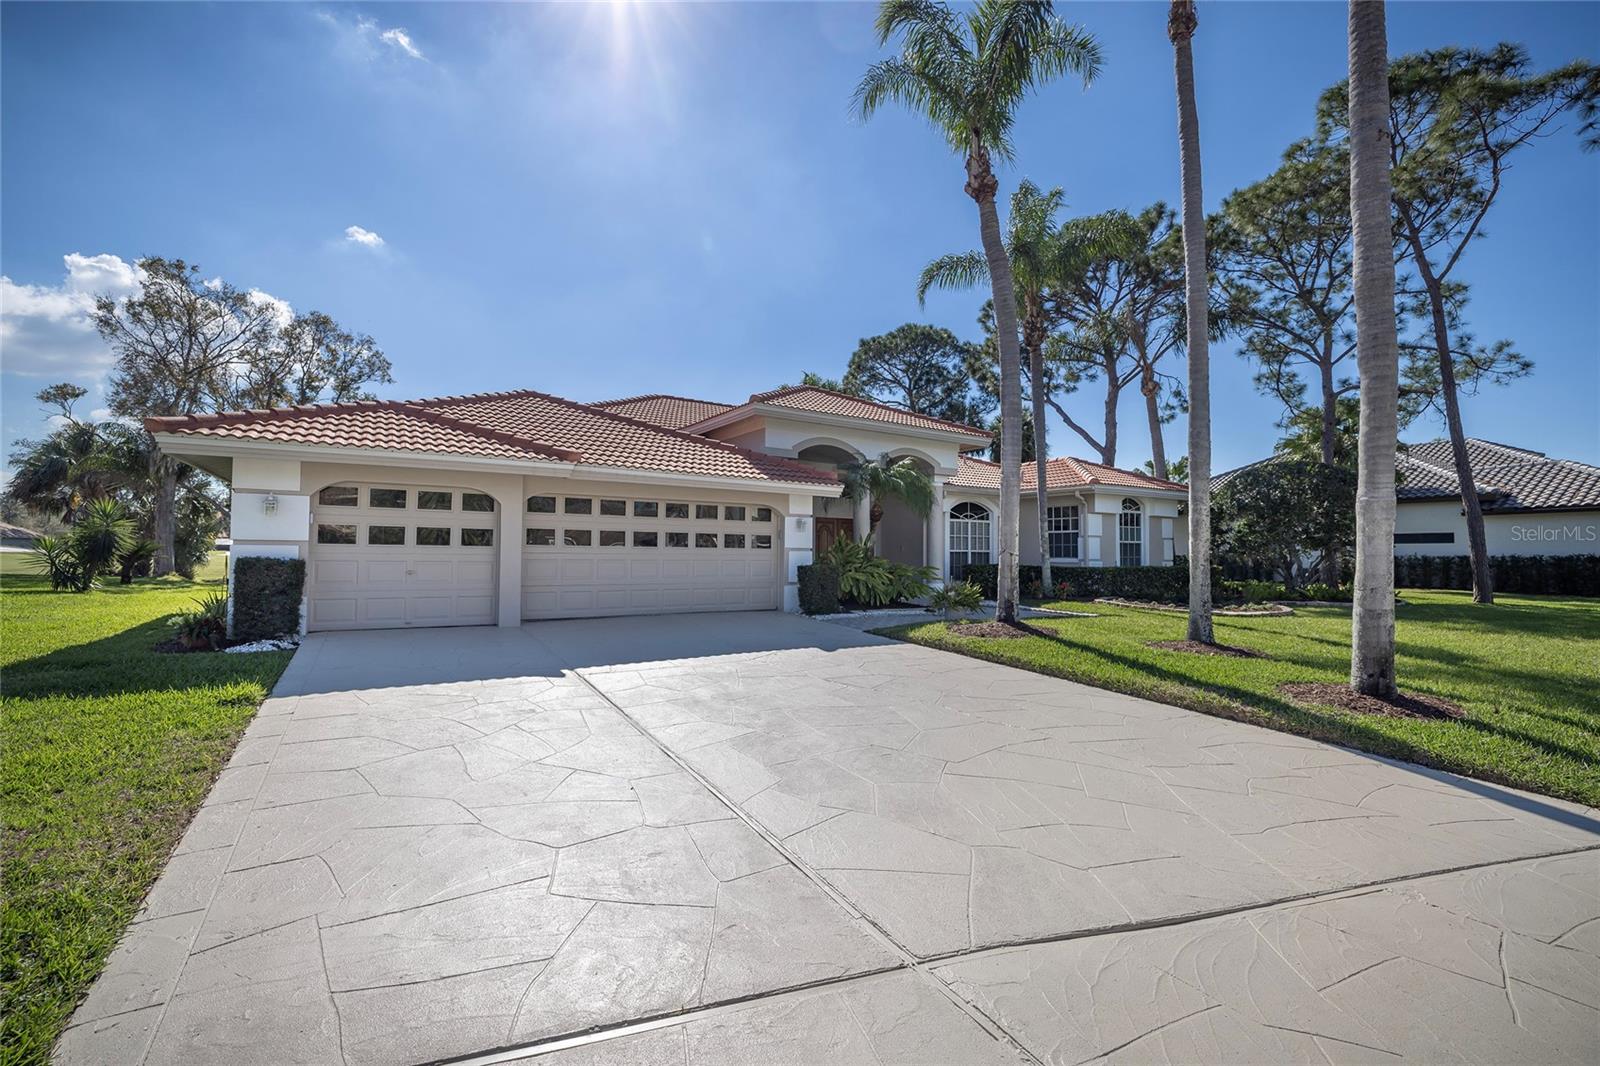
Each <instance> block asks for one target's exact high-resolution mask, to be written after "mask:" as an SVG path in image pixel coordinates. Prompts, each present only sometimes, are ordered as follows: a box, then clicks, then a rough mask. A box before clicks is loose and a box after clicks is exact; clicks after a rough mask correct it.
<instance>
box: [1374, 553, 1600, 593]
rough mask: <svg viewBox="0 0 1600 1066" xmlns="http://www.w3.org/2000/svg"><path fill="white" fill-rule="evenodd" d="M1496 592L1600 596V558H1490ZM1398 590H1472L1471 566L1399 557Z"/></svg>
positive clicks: (1463, 559) (1453, 558)
mask: <svg viewBox="0 0 1600 1066" xmlns="http://www.w3.org/2000/svg"><path fill="white" fill-rule="evenodd" d="M1489 569H1490V572H1491V573H1492V575H1493V580H1494V590H1495V591H1496V592H1519V593H1544V594H1547V595H1553V596H1600V555H1491V556H1490V557H1489ZM1394 583H1395V586H1396V587H1397V588H1412V589H1470V588H1471V587H1472V562H1471V560H1470V559H1469V558H1468V557H1467V556H1465V555H1397V556H1395V560H1394Z"/></svg>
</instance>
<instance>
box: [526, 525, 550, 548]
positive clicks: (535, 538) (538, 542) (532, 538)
mask: <svg viewBox="0 0 1600 1066" xmlns="http://www.w3.org/2000/svg"><path fill="white" fill-rule="evenodd" d="M527 542H528V545H529V546H530V547H534V548H549V547H553V546H554V545H555V542H556V531H555V530H554V529H549V528H535V529H530V530H528V532H527Z"/></svg>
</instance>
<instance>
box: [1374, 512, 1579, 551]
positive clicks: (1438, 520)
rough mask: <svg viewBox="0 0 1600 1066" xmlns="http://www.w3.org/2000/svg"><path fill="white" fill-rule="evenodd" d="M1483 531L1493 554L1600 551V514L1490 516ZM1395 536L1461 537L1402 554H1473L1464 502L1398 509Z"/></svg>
mask: <svg viewBox="0 0 1600 1066" xmlns="http://www.w3.org/2000/svg"><path fill="white" fill-rule="evenodd" d="M1483 532H1484V536H1485V538H1486V539H1487V540H1488V543H1489V554H1490V555H1592V554H1596V553H1600V510H1593V511H1553V512H1548V513H1535V514H1486V515H1484V516H1483ZM1395 533H1396V534H1401V533H1450V534H1453V535H1454V538H1455V539H1454V541H1453V542H1452V543H1449V544H1396V545H1395V546H1394V550H1395V554H1396V555H1466V554H1467V519H1466V516H1465V515H1463V514H1462V513H1461V505H1460V504H1459V503H1452V502H1450V501H1446V500H1419V501H1417V502H1415V503H1401V504H1400V505H1399V507H1397V508H1396V511H1395Z"/></svg>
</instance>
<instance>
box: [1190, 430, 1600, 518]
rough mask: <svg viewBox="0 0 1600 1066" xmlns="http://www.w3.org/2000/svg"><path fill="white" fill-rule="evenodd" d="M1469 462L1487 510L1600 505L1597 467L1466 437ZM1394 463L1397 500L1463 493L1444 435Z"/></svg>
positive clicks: (1222, 479)
mask: <svg viewBox="0 0 1600 1066" xmlns="http://www.w3.org/2000/svg"><path fill="white" fill-rule="evenodd" d="M1281 459H1282V456H1277V455H1274V456H1269V457H1267V458H1265V459H1259V460H1257V461H1256V462H1253V463H1250V464H1248V465H1246V466H1241V467H1239V468H1238V469H1236V470H1229V471H1227V472H1226V473H1223V474H1218V475H1217V476H1216V477H1214V478H1212V479H1211V488H1212V490H1213V491H1215V490H1216V489H1220V488H1221V487H1222V486H1224V485H1226V484H1227V483H1228V482H1230V481H1232V480H1233V479H1234V478H1235V477H1238V476H1239V475H1240V474H1241V473H1243V472H1244V471H1246V470H1252V469H1255V468H1256V467H1259V466H1264V465H1266V464H1269V463H1275V462H1278V461H1280V460H1281ZM1467 463H1468V465H1470V466H1471V467H1472V477H1473V481H1474V483H1475V484H1476V486H1477V489H1478V499H1479V502H1480V504H1481V505H1482V507H1483V509H1484V510H1485V511H1498V512H1506V511H1538V510H1550V509H1587V508H1600V467H1594V466H1590V465H1589V464H1587V463H1579V462H1576V461H1574V460H1571V459H1552V458H1550V457H1549V456H1547V455H1545V454H1544V453H1543V452H1536V451H1532V450H1530V449H1528V448H1514V447H1512V446H1511V445H1509V444H1496V443H1495V442H1494V441H1490V440H1479V439H1478V438H1476V437H1468V438H1467ZM1394 465H1395V474H1396V476H1397V477H1398V478H1399V485H1398V486H1397V487H1396V489H1395V496H1396V497H1397V498H1398V499H1400V500H1459V499H1460V498H1461V481H1460V479H1459V478H1457V477H1456V466H1455V457H1454V456H1453V455H1452V454H1451V449H1450V442H1449V441H1448V440H1430V441H1424V442H1423V443H1421V444H1411V445H1407V446H1406V447H1405V450H1403V451H1401V452H1400V453H1399V454H1397V455H1396V456H1395V463H1394Z"/></svg>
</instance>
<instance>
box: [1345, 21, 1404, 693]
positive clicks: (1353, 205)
mask: <svg viewBox="0 0 1600 1066" xmlns="http://www.w3.org/2000/svg"><path fill="white" fill-rule="evenodd" d="M1390 165H1391V156H1390V143H1389V42H1388V34H1387V29H1386V26H1385V14H1384V5H1383V0H1350V215H1351V220H1352V222H1353V226H1352V231H1353V238H1352V248H1353V253H1352V259H1353V263H1354V271H1353V273H1354V285H1355V303H1356V365H1357V367H1358V371H1359V373H1360V375H1361V393H1360V395H1361V432H1360V437H1359V443H1358V444H1357V460H1356V463H1357V467H1358V470H1359V473H1358V479H1357V495H1356V587H1355V602H1354V604H1353V605H1352V609H1351V612H1350V626H1351V634H1350V687H1351V688H1353V689H1355V691H1357V692H1360V693H1364V694H1365V695H1369V696H1378V697H1380V698H1388V697H1390V696H1393V695H1394V691H1395V683H1394V510H1395V496H1394V455H1395V444H1396V441H1397V439H1398V436H1399V374H1400V352H1399V345H1398V342H1397V340H1396V336H1395V315H1394V240H1393V232H1394V230H1393V223H1392V221H1391V219H1390V193H1391V189H1390V178H1389V168H1390Z"/></svg>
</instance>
